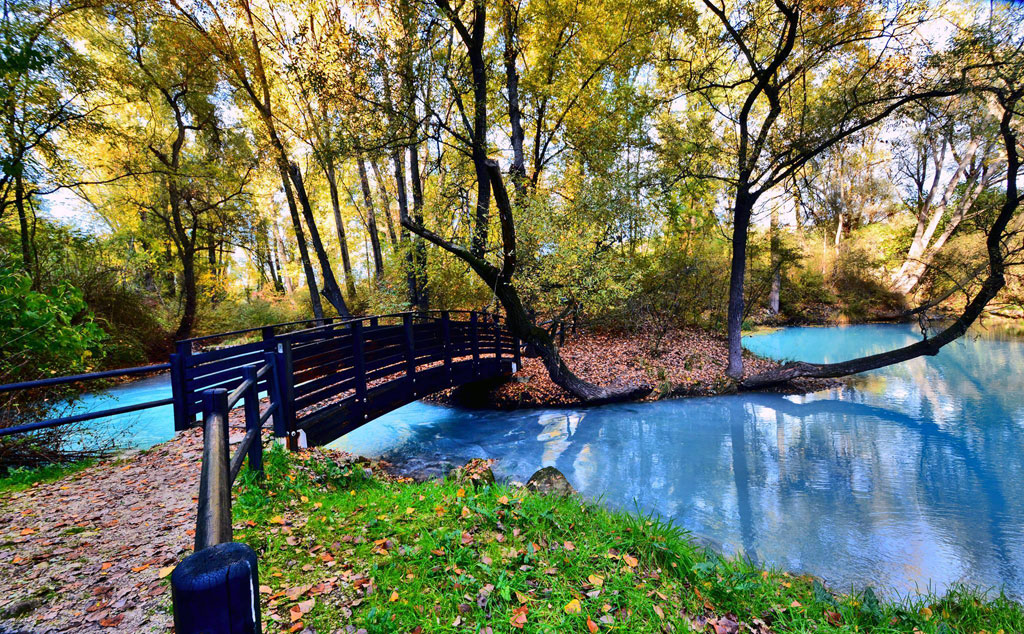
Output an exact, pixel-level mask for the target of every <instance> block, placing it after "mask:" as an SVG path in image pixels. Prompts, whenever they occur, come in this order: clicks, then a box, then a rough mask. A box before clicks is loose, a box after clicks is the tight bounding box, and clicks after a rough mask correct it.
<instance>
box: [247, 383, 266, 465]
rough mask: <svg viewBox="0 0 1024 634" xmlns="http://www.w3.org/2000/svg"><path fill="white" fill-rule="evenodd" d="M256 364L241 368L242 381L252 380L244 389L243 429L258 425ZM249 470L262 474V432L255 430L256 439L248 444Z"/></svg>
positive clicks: (258, 402) (258, 392)
mask: <svg viewBox="0 0 1024 634" xmlns="http://www.w3.org/2000/svg"><path fill="white" fill-rule="evenodd" d="M256 371H257V366H255V365H247V366H245V367H243V368H242V381H252V386H251V387H250V388H249V389H248V390H246V391H245V396H244V397H243V398H245V431H246V433H248V432H250V431H252V429H253V428H254V427H259V426H260V388H259V385H258V384H257V382H256ZM248 456H249V470H250V471H255V472H256V473H258V474H260V475H261V476H262V475H263V434H262V433H260V432H257V434H256V439H255V440H253V442H252V444H250V445H249V452H248Z"/></svg>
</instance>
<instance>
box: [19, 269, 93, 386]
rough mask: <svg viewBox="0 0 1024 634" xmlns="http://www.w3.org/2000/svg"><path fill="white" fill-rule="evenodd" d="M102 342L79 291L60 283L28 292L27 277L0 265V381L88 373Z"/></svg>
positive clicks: (65, 283)
mask: <svg viewBox="0 0 1024 634" xmlns="http://www.w3.org/2000/svg"><path fill="white" fill-rule="evenodd" d="M106 339H107V335H106V333H104V332H103V329H102V328H100V327H99V325H98V324H97V323H96V322H95V321H94V319H93V318H92V315H91V314H89V312H88V310H87V306H86V303H85V300H84V299H83V298H82V291H81V290H80V289H77V288H74V287H73V286H72V285H71V284H70V283H68V282H60V283H57V284H55V285H54V286H53V287H52V288H50V289H48V290H46V291H37V290H33V288H32V280H31V278H30V277H29V276H28V275H26V274H24V273H22V272H20V271H18V270H16V269H15V268H14V267H13V266H12V265H11V262H10V261H9V260H2V259H0V381H3V382H5V383H6V382H15V381H19V380H31V379H37V378H44V377H49V376H53V375H63V374H76V373H79V372H85V371H88V370H90V369H92V368H93V367H95V365H96V364H97V363H98V361H99V359H101V358H102V354H103V348H102V344H103V343H104V342H105V341H106Z"/></svg>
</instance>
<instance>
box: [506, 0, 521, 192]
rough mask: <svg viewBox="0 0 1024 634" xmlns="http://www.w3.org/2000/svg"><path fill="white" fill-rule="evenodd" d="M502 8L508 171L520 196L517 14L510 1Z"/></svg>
mask: <svg viewBox="0 0 1024 634" xmlns="http://www.w3.org/2000/svg"><path fill="white" fill-rule="evenodd" d="M502 8H503V11H502V18H503V22H504V27H505V51H504V57H505V87H506V92H507V93H508V121H509V124H510V127H511V130H512V137H511V140H512V165H511V167H509V170H508V172H509V177H510V178H511V180H512V186H513V187H514V188H515V190H516V194H517V195H518V196H520V197H522V196H523V195H524V194H525V193H526V157H525V156H524V154H523V139H524V138H525V136H526V133H525V132H524V131H523V120H522V118H523V113H522V110H520V108H519V71H518V70H516V58H517V57H518V55H519V52H518V51H517V50H516V46H515V38H516V28H517V21H516V17H517V16H514V15H513V14H512V2H510V1H507V2H505V3H504V4H503V5H502Z"/></svg>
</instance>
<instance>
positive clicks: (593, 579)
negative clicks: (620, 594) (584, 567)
mask: <svg viewBox="0 0 1024 634" xmlns="http://www.w3.org/2000/svg"><path fill="white" fill-rule="evenodd" d="M587 581H589V582H590V585H592V586H594V587H595V588H600V587H601V586H603V585H604V577H602V576H601V575H590V576H589V577H587Z"/></svg>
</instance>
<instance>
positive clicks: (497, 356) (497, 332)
mask: <svg viewBox="0 0 1024 634" xmlns="http://www.w3.org/2000/svg"><path fill="white" fill-rule="evenodd" d="M491 318H492V319H493V320H494V361H495V363H496V364H497V365H501V324H500V323H498V316H497V315H492V316H491Z"/></svg>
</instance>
